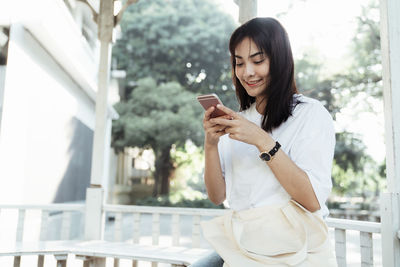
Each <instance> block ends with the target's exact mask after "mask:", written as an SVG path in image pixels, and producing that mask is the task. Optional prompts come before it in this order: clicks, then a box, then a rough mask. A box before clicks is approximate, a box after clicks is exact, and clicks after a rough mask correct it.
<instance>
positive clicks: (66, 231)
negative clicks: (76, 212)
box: [61, 211, 72, 240]
mask: <svg viewBox="0 0 400 267" xmlns="http://www.w3.org/2000/svg"><path fill="white" fill-rule="evenodd" d="M71 214H72V212H71V211H64V212H63V215H62V223H61V239H62V240H69V236H70V231H71Z"/></svg>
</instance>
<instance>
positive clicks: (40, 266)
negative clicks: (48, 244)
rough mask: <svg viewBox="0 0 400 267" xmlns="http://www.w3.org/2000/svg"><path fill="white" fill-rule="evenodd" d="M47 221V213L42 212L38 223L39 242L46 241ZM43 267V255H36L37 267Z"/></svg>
mask: <svg viewBox="0 0 400 267" xmlns="http://www.w3.org/2000/svg"><path fill="white" fill-rule="evenodd" d="M48 220H49V211H47V210H42V221H41V223H40V236H39V240H40V241H45V240H46V239H47V228H48V227H47V224H48V223H47V222H48ZM43 265H44V255H38V267H43Z"/></svg>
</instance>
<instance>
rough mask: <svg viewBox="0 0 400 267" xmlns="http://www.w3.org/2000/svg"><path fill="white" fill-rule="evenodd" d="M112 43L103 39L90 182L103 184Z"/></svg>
mask: <svg viewBox="0 0 400 267" xmlns="http://www.w3.org/2000/svg"><path fill="white" fill-rule="evenodd" d="M110 56H111V44H110V42H107V41H101V45H100V64H99V65H100V66H99V74H98V75H99V78H98V83H99V84H98V92H97V96H96V123H95V130H94V138H93V152H92V170H91V177H90V183H91V184H93V185H102V183H103V181H105V180H106V179H105V178H104V176H105V175H107V172H106V171H105V170H106V169H107V167H106V164H107V162H108V156H109V155H108V154H107V153H105V152H106V150H107V149H108V148H107V147H106V146H107V145H109V142H108V140H107V135H108V134H107V128H108V127H107V110H108V109H107V107H108V81H109V68H110V64H109V63H110Z"/></svg>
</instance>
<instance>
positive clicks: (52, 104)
mask: <svg viewBox="0 0 400 267" xmlns="http://www.w3.org/2000/svg"><path fill="white" fill-rule="evenodd" d="M59 53H62V51H59ZM94 112H95V111H94V102H93V100H91V99H90V98H89V97H88V95H87V94H86V93H84V91H83V90H82V88H80V87H79V86H78V85H77V84H76V83H75V82H74V81H73V79H71V76H69V75H68V74H67V73H66V72H65V71H64V69H63V68H62V67H61V66H60V65H58V63H57V62H56V61H55V60H54V59H53V58H52V56H50V54H49V53H47V52H46V50H45V49H44V48H43V47H42V46H41V45H40V44H39V42H38V41H37V40H36V39H35V38H34V37H33V36H32V35H31V34H30V33H29V32H28V31H26V30H25V29H24V27H23V26H22V25H21V24H13V25H11V32H10V43H9V50H8V62H7V73H6V80H5V91H4V105H3V117H2V121H1V124H2V125H1V129H2V133H1V138H0V203H3V204H4V203H50V202H52V201H53V199H54V197H55V192H56V191H57V190H58V187H59V185H60V184H61V182H62V179H63V177H64V175H65V173H66V170H67V168H68V164H69V162H70V159H71V151H70V148H71V138H72V135H74V132H73V131H74V129H73V126H74V125H76V122H77V121H78V123H79V124H80V123H81V124H82V125H84V126H86V127H87V129H88V130H90V129H91V130H93V128H94ZM84 126H82V127H84ZM86 132H87V131H86ZM89 164H90V162H89ZM88 179H90V177H88Z"/></svg>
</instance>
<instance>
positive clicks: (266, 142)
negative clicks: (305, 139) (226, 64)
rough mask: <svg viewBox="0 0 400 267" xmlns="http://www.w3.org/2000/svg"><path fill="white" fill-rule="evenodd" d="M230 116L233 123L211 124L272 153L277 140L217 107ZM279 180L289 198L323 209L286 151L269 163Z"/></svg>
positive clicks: (218, 119)
mask: <svg viewBox="0 0 400 267" xmlns="http://www.w3.org/2000/svg"><path fill="white" fill-rule="evenodd" d="M218 108H219V109H221V110H223V111H224V112H225V113H227V114H229V115H230V116H231V117H232V118H233V120H227V119H224V118H215V119H211V121H212V122H214V123H218V124H220V125H225V126H226V127H227V128H226V129H225V132H226V133H228V134H229V137H230V138H232V139H235V140H238V141H242V142H245V143H248V144H251V145H254V146H256V147H257V148H258V150H259V151H260V152H261V151H269V150H271V149H272V148H273V147H274V146H275V140H273V139H272V137H271V136H270V135H269V134H268V133H267V132H265V131H264V130H263V129H262V128H260V127H259V126H258V125H256V124H254V123H252V122H250V121H248V120H247V119H245V118H244V117H242V116H240V115H239V114H237V113H235V112H234V111H232V110H230V109H228V108H226V107H224V106H218ZM266 164H268V165H269V167H270V168H271V170H272V172H273V173H274V175H275V177H276V178H277V180H278V181H279V182H280V184H281V185H282V187H283V188H284V189H285V190H286V192H288V194H289V195H290V196H291V197H292V198H293V199H294V200H295V201H297V202H298V203H300V204H301V205H302V206H303V207H305V208H306V209H307V210H309V211H311V212H314V211H316V210H319V209H320V205H319V202H318V199H317V197H316V194H315V192H314V189H313V186H312V185H311V182H310V179H309V177H308V175H307V174H306V172H305V171H303V170H302V169H301V168H299V167H298V166H297V165H296V163H295V162H293V161H292V160H291V159H290V158H289V156H288V155H286V153H285V152H284V151H283V150H279V151H278V152H277V153H276V154H275V157H274V159H273V160H272V161H269V162H266Z"/></svg>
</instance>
